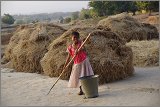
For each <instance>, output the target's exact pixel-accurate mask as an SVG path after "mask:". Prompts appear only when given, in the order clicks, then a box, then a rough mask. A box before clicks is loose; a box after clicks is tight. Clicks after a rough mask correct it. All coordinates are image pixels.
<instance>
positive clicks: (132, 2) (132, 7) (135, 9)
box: [129, 1, 138, 15]
mask: <svg viewBox="0 0 160 107" xmlns="http://www.w3.org/2000/svg"><path fill="white" fill-rule="evenodd" d="M137 10H138V7H137V6H136V2H135V1H131V2H130V7H129V11H131V12H132V13H133V15H136V11H137Z"/></svg>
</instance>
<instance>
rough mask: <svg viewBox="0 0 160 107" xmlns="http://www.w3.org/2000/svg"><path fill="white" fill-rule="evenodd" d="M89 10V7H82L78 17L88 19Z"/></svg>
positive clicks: (89, 15)
mask: <svg viewBox="0 0 160 107" xmlns="http://www.w3.org/2000/svg"><path fill="white" fill-rule="evenodd" d="M91 17H92V16H91V11H90V10H89V9H84V8H83V9H82V10H81V12H80V15H79V18H80V19H89V18H91Z"/></svg>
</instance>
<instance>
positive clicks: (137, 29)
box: [97, 13, 158, 42]
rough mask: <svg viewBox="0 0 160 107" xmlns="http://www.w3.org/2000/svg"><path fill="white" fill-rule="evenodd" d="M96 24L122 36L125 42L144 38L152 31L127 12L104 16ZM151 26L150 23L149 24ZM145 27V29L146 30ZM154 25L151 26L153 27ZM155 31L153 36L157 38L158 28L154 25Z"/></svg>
mask: <svg viewBox="0 0 160 107" xmlns="http://www.w3.org/2000/svg"><path fill="white" fill-rule="evenodd" d="M97 26H103V27H106V28H110V29H111V31H113V32H115V33H117V34H118V35H120V36H121V37H122V38H124V39H125V40H126V41H127V42H129V41H131V40H146V39H147V35H148V34H149V33H152V32H153V29H150V27H148V25H147V26H145V25H144V24H142V23H140V22H138V21H137V20H136V19H134V18H133V17H131V16H130V15H129V14H127V13H121V14H117V15H113V16H109V17H108V18H105V19H103V20H101V21H99V23H98V24H97ZM149 26H152V25H149ZM146 27H147V31H146ZM153 27H154V26H152V28H153ZM154 29H156V30H154V31H155V33H152V35H151V38H150V39H152V36H153V38H154V37H156V38H158V35H157V34H158V30H157V28H156V27H154Z"/></svg>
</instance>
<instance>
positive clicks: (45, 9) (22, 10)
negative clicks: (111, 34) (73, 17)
mask: <svg viewBox="0 0 160 107" xmlns="http://www.w3.org/2000/svg"><path fill="white" fill-rule="evenodd" d="M88 2H89V1H1V15H3V14H4V13H9V14H11V15H15V14H37V13H54V12H74V11H80V10H81V9H82V8H87V7H88Z"/></svg>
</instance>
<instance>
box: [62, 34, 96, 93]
mask: <svg viewBox="0 0 160 107" xmlns="http://www.w3.org/2000/svg"><path fill="white" fill-rule="evenodd" d="M71 37H72V41H73V44H71V45H69V46H68V47H67V52H68V57H67V59H66V63H65V65H64V67H65V66H66V65H67V64H68V62H69V59H70V57H73V56H74V55H76V57H75V58H74V65H73V67H72V72H71V75H70V79H69V83H68V87H70V88H77V87H79V88H80V92H79V93H78V95H83V94H84V93H83V90H82V88H81V85H80V83H79V78H80V77H83V76H90V75H94V73H93V70H92V67H91V65H90V62H89V60H88V58H87V54H86V51H85V49H84V47H82V48H81V50H80V51H79V52H78V51H77V50H78V48H79V47H80V46H81V44H82V41H81V40H80V39H79V33H78V32H72V35H71Z"/></svg>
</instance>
